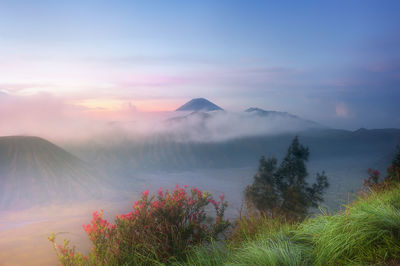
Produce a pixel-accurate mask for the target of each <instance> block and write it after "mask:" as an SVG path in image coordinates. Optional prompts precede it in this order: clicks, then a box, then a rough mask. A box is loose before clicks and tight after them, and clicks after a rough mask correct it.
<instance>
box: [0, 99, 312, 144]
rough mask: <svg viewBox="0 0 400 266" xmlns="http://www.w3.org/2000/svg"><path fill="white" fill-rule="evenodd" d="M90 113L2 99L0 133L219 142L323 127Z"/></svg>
mask: <svg viewBox="0 0 400 266" xmlns="http://www.w3.org/2000/svg"><path fill="white" fill-rule="evenodd" d="M129 106H130V105H129V104H126V105H124V106H121V108H120V109H118V110H113V111H109V110H102V109H89V108H85V107H82V106H78V105H75V104H71V103H69V102H68V101H66V100H65V99H60V98H57V97H54V96H51V95H49V94H39V95H34V96H29V97H23V96H15V95H14V96H13V95H8V94H2V95H0V120H1V121H0V124H1V126H0V135H2V136H5V135H35V136H40V137H43V138H47V139H49V140H53V141H61V142H63V141H71V140H73V141H86V140H88V139H99V138H102V137H103V138H104V137H107V138H114V139H116V140H117V139H132V140H141V139H143V138H149V137H150V138H152V137H157V138H158V137H165V138H168V139H170V140H173V141H196V142H218V141H226V140H230V139H235V138H242V137H247V136H257V135H274V134H281V133H292V132H299V131H302V130H305V129H308V128H310V127H318V125H316V124H313V123H312V122H310V121H306V120H303V119H300V118H298V117H294V116H291V115H288V114H285V113H271V114H269V115H266V116H265V115H264V116H260V115H259V114H257V113H256V112H229V111H213V112H158V113H144V112H138V111H136V110H135V109H132V108H128V107H129Z"/></svg>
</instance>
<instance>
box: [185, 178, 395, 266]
mask: <svg viewBox="0 0 400 266" xmlns="http://www.w3.org/2000/svg"><path fill="white" fill-rule="evenodd" d="M254 219H259V220H260V221H258V222H255V221H254V222H253V224H254V223H257V224H259V225H265V226H266V228H265V229H263V228H262V227H263V226H260V228H259V229H258V233H256V234H254V235H251V237H249V238H243V239H241V240H240V241H241V242H238V245H237V244H235V245H227V247H228V248H226V249H221V248H219V247H218V246H213V247H208V246H207V247H199V248H197V249H196V250H195V252H194V253H191V255H190V256H189V258H188V259H187V261H188V262H189V265H277V266H278V265H398V264H399V263H400V186H398V185H397V186H395V187H394V188H393V189H392V190H390V191H383V192H372V193H371V194H369V195H368V197H360V198H359V199H358V200H357V201H356V202H355V203H353V204H352V205H349V206H347V207H346V209H345V211H343V212H340V213H338V214H335V215H328V214H326V213H323V214H321V215H320V216H317V217H315V218H310V219H308V220H305V221H303V222H302V223H299V224H287V223H286V224H285V223H283V224H280V225H279V224H278V223H276V224H275V222H274V220H271V217H268V216H262V215H260V216H258V217H257V218H255V217H254ZM268 223H271V225H268ZM253 224H252V225H250V226H253ZM246 225H248V224H245V223H244V224H242V226H244V227H245V226H246ZM242 231H246V228H242ZM197 259H201V261H202V264H198V263H193V262H195V261H196V260H197ZM215 261H217V262H218V263H215V264H213V262H215Z"/></svg>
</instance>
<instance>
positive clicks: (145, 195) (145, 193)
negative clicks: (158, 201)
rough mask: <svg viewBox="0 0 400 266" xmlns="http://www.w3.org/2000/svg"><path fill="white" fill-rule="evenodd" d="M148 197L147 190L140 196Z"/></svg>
mask: <svg viewBox="0 0 400 266" xmlns="http://www.w3.org/2000/svg"><path fill="white" fill-rule="evenodd" d="M148 195H149V190H148V189H146V190H145V191H144V192H143V194H142V196H143V197H147V196H148Z"/></svg>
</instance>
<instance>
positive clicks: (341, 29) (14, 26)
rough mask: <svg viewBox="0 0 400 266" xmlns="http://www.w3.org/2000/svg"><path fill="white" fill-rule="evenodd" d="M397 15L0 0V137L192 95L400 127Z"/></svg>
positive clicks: (341, 8) (115, 115) (259, 4)
mask: <svg viewBox="0 0 400 266" xmlns="http://www.w3.org/2000/svg"><path fill="white" fill-rule="evenodd" d="M399 10H400V4H399V3H398V2H397V1H387V2H385V3H381V2H376V1H367V2H363V4H362V5H360V4H359V3H358V2H357V1H351V2H349V1H340V2H335V3H324V4H321V3H319V2H316V1H311V2H307V3H291V5H290V6H287V5H285V3H268V2H263V1H255V2H252V3H251V4H249V3H247V2H244V1H238V2H235V3H234V4H233V3H231V2H228V1H221V2H218V3H215V2H213V1H203V2H202V3H178V2H176V1H172V2H169V3H163V2H161V1H156V2H152V3H140V2H136V1H122V0H121V1H114V2H113V3H112V4H111V3H107V2H105V1H99V2H94V1H88V2H85V3H81V2H79V1H69V2H68V3H50V2H48V1H45V0H41V1H35V2H30V1H18V2H16V1H2V2H1V3H0V17H1V18H2V19H1V20H2V23H1V24H0V33H1V34H0V42H1V43H2V46H1V47H0V57H2V58H3V60H2V64H0V71H1V72H2V77H1V78H0V119H1V123H2V124H3V125H6V128H7V130H6V129H5V127H3V126H2V129H0V135H4V134H7V132H16V133H17V134H18V133H20V134H24V129H25V132H26V129H27V128H35V127H41V128H43V127H47V128H48V129H49V130H50V131H51V129H52V128H59V127H61V125H68V126H69V127H71V128H74V130H84V129H85V128H86V126H84V125H91V124H95V123H98V122H99V121H101V122H109V121H115V120H122V121H127V120H130V119H147V118H148V117H152V116H154V115H155V114H158V113H164V112H172V111H174V110H176V109H177V108H179V107H180V106H182V105H183V104H184V103H186V102H188V101H189V100H190V99H193V98H198V97H202V98H206V99H208V100H210V101H211V102H213V103H214V104H216V105H218V106H220V107H222V108H223V109H225V110H228V111H232V112H242V111H244V110H246V109H247V108H250V107H257V108H261V109H264V110H273V111H280V112H288V113H290V114H294V115H297V116H299V117H301V118H304V119H307V120H312V121H315V122H317V123H320V124H323V125H326V126H328V127H332V128H338V129H347V130H356V129H359V128H367V129H374V128H400V109H399V108H398V99H400V89H399V86H400V67H399V66H400V51H399V50H398V49H397V47H398V45H399V42H400V38H399V36H400V35H399V34H398V33H399V32H398V26H399V22H398V19H397V14H398V11H399ZM137 117H141V118H137ZM60 124H61V125H60ZM33 132H34V131H33Z"/></svg>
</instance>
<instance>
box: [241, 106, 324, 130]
mask: <svg viewBox="0 0 400 266" xmlns="http://www.w3.org/2000/svg"><path fill="white" fill-rule="evenodd" d="M245 112H246V113H249V114H252V115H256V116H260V117H266V118H269V119H286V120H292V121H293V122H297V123H302V124H303V126H304V127H305V128H326V127H325V126H323V125H321V124H318V123H316V122H314V121H311V120H306V119H303V118H300V117H298V116H297V115H293V114H290V113H287V112H278V111H266V110H263V109H261V108H257V107H250V108H248V109H246V110H245Z"/></svg>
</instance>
